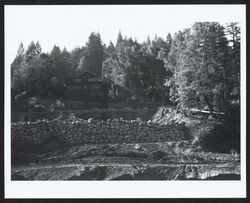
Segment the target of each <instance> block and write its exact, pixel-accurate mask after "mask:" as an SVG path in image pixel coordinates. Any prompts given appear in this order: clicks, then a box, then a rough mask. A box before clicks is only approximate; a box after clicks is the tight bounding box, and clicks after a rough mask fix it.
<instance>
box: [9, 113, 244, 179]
mask: <svg viewBox="0 0 250 203" xmlns="http://www.w3.org/2000/svg"><path fill="white" fill-rule="evenodd" d="M170 113H171V112H170ZM160 114H162V113H161V111H160ZM167 115H169V113H168V114H167ZM177 116H178V115H177ZM165 117H166V115H164V114H163V115H160V117H157V116H155V117H154V118H155V119H154V120H157V119H159V121H161V122H157V121H155V123H152V122H143V121H141V120H140V119H138V120H137V121H135V120H134V121H128V120H127V121H126V120H123V119H113V120H107V121H98V120H90V121H89V122H88V121H86V120H81V119H80V120H73V121H72V120H71V121H64V120H63V121H58V120H57V121H56V120H54V121H40V122H35V123H18V124H12V129H11V130H12V154H11V156H12V159H11V161H12V169H11V175H12V180H239V179H240V155H239V154H237V153H233V154H229V153H216V152H209V150H208V149H209V148H206V149H205V148H203V146H201V145H200V143H201V142H200V141H197V139H196V138H195V136H194V135H196V134H194V132H195V133H198V134H199V132H200V131H199V130H197V129H193V128H188V127H187V125H183V124H177V123H181V122H183V119H181V122H179V121H177V122H172V121H171V119H168V118H167V119H165V120H164V118H165ZM171 118H172V117H171ZM170 121H171V122H170ZM158 123H160V124H158ZM201 124H202V123H196V124H195V126H198V129H203V126H201V127H199V126H200V125H201ZM208 124H209V123H208ZM208 124H207V125H208ZM185 126H186V127H185ZM206 129H207V128H206ZM207 131H209V129H208V130H206V132H207ZM190 132H191V134H190ZM209 136H210V135H209ZM203 140H204V139H203ZM213 143H214V142H213Z"/></svg>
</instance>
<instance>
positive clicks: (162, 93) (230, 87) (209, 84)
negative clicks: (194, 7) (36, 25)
mask: <svg viewBox="0 0 250 203" xmlns="http://www.w3.org/2000/svg"><path fill="white" fill-rule="evenodd" d="M84 71H89V72H92V73H94V74H95V75H97V76H98V77H100V78H103V79H104V80H107V81H110V82H111V83H112V84H113V85H111V87H113V86H116V87H119V88H120V89H123V90H125V91H126V92H128V93H129V95H130V97H132V98H137V99H150V100H151V99H153V100H159V101H160V100H162V99H163V98H166V97H167V98H168V99H169V100H170V101H171V102H172V103H173V104H175V105H178V107H180V108H192V107H194V108H207V109H209V110H210V111H213V110H224V109H225V108H226V107H227V106H228V104H229V103H230V102H231V101H232V100H234V101H239V98H240V28H239V24H238V23H229V24H227V26H226V27H225V28H224V27H222V26H221V25H220V24H219V23H214V22H197V23H195V24H194V25H193V26H192V27H191V28H187V29H184V30H183V31H179V32H177V33H175V35H174V36H173V38H172V36H171V35H170V34H167V36H166V39H163V38H162V37H158V36H155V37H154V38H153V39H150V38H149V37H148V38H147V40H146V41H145V42H142V43H139V42H137V41H136V40H134V39H132V38H127V37H124V36H123V35H122V34H121V32H119V33H118V36H117V41H116V44H115V45H114V44H113V43H112V42H110V43H109V45H108V46H106V45H105V44H103V43H102V40H101V36H100V34H99V33H91V34H90V36H89V39H88V42H87V44H86V46H83V47H76V48H75V49H73V50H72V51H71V52H69V51H67V50H66V48H64V49H62V50H61V49H60V47H58V46H56V45H55V46H54V47H53V49H52V50H51V52H50V53H43V52H42V48H41V45H40V43H39V42H36V43H34V42H33V41H32V42H31V43H30V44H29V46H28V47H27V50H26V51H25V49H24V46H23V44H22V43H21V44H20V46H19V48H18V50H17V55H16V57H15V59H14V60H13V63H12V64H11V85H12V88H14V89H17V90H19V91H27V92H28V93H29V94H30V95H32V96H34V95H39V96H42V97H46V96H48V95H49V89H51V88H52V89H53V88H54V89H55V92H59V94H60V92H63V88H64V84H65V83H66V82H67V80H68V78H70V77H76V76H79V75H80V74H81V73H82V72H84ZM126 95H127V94H126Z"/></svg>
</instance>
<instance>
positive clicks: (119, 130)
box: [11, 119, 189, 145]
mask: <svg viewBox="0 0 250 203" xmlns="http://www.w3.org/2000/svg"><path fill="white" fill-rule="evenodd" d="M52 137H57V138H58V139H59V140H61V141H63V142H64V143H66V144H68V145H81V144H104V143H137V142H138V143H140V142H167V141H177V140H185V139H189V132H188V130H187V128H186V127H185V126H184V125H159V124H155V123H152V122H143V121H141V120H140V119H139V121H138V120H123V119H112V120H110V119H108V120H107V121H98V120H92V119H89V120H82V119H77V120H73V121H69V120H68V121H67V120H64V121H63V120H52V121H48V120H43V121H37V122H19V123H12V124H11V140H12V144H13V145H40V144H42V143H44V142H45V141H46V140H48V139H49V138H52Z"/></svg>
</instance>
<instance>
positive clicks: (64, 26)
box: [5, 5, 242, 64]
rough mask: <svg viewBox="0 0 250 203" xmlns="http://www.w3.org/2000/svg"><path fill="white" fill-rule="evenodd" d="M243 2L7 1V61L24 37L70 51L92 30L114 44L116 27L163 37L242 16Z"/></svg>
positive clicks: (124, 32) (129, 34)
mask: <svg viewBox="0 0 250 203" xmlns="http://www.w3.org/2000/svg"><path fill="white" fill-rule="evenodd" d="M241 9H242V5H120V6H118V5H81V6H79V5H77V6H76V5H75V6H69V5H67V6H66V5H64V6H53V5H50V6H31V5H30V6H29V5H28V6H24V5H21V6H5V49H6V52H5V60H6V61H7V64H10V63H11V62H12V61H13V59H14V57H15V55H16V53H17V49H18V47H19V45H20V43H21V42H22V43H23V45H24V48H25V49H26V48H27V46H28V44H29V43H30V42H31V41H32V40H33V41H34V42H36V41H39V42H40V44H41V47H42V51H43V52H50V51H51V50H52V48H53V46H54V45H57V46H60V48H61V49H63V48H64V47H65V48H66V49H67V50H68V51H71V50H72V49H74V48H75V47H79V46H80V47H81V46H84V45H85V44H86V42H87V40H88V36H89V35H90V33H91V32H99V33H100V35H101V38H102V41H103V43H105V44H106V45H108V44H109V42H110V41H112V42H113V43H114V44H115V42H116V39H117V35H118V32H119V31H121V33H122V35H123V36H127V37H132V38H133V39H137V41H139V42H142V41H145V40H146V39H147V37H148V36H149V37H150V38H153V37H154V36H155V35H157V36H160V37H163V38H164V39H165V38H166V36H167V34H168V33H170V34H171V35H173V34H174V33H175V32H177V31H179V30H183V29H184V28H187V27H190V26H191V25H192V24H193V23H194V22H197V21H216V22H219V23H221V24H222V25H225V24H226V23H228V22H237V21H239V19H240V18H241V17H242V16H241V11H242V10H241Z"/></svg>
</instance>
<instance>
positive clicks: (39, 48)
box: [36, 41, 42, 55]
mask: <svg viewBox="0 0 250 203" xmlns="http://www.w3.org/2000/svg"><path fill="white" fill-rule="evenodd" d="M41 52H42V47H41V45H40V43H39V42H38V41H37V42H36V53H37V55H39V54H41Z"/></svg>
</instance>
